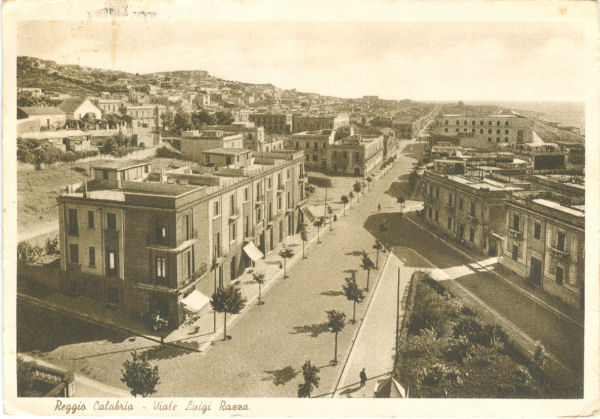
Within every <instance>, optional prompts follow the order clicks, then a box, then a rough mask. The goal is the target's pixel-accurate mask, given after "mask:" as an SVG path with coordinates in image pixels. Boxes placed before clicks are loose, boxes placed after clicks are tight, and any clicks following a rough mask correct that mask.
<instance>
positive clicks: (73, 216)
mask: <svg viewBox="0 0 600 419" xmlns="http://www.w3.org/2000/svg"><path fill="white" fill-rule="evenodd" d="M69 234H70V235H71V236H78V235H79V224H78V223H77V210H76V209H73V208H71V209H69Z"/></svg>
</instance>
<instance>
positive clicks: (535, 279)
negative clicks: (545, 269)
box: [529, 257, 542, 285]
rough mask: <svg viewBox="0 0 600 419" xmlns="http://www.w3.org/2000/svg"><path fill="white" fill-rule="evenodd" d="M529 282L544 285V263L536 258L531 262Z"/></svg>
mask: <svg viewBox="0 0 600 419" xmlns="http://www.w3.org/2000/svg"><path fill="white" fill-rule="evenodd" d="M530 265H531V267H530V270H529V280H530V281H531V282H532V283H533V284H536V285H540V284H541V283H542V261H541V260H539V259H536V258H534V257H532V258H531V260H530Z"/></svg>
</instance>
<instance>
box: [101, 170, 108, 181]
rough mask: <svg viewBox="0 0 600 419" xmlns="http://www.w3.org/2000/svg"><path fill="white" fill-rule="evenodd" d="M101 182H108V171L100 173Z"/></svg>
mask: <svg viewBox="0 0 600 419" xmlns="http://www.w3.org/2000/svg"><path fill="white" fill-rule="evenodd" d="M102 180H108V170H103V171H102Z"/></svg>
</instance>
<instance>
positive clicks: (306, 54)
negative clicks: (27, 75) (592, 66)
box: [18, 21, 585, 101]
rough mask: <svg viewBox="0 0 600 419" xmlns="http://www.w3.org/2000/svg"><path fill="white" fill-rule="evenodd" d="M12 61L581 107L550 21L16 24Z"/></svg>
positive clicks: (572, 53) (580, 81)
mask: <svg viewBox="0 0 600 419" xmlns="http://www.w3.org/2000/svg"><path fill="white" fill-rule="evenodd" d="M18 54H19V55H30V56H35V57H39V58H44V59H50V60H54V61H56V62H58V63H61V64H81V65H88V66H93V67H100V68H113V69H119V70H125V71H131V72H140V73H146V72H154V71H168V70H208V71H209V72H210V73H211V74H213V75H215V76H218V77H222V78H226V79H231V80H238V81H244V82H251V83H273V84H274V85H276V86H278V87H282V88H297V89H298V90H301V91H310V92H315V93H320V94H327V95H335V96H343V97H359V96H362V95H371V94H374V95H379V96H381V97H384V98H389V99H402V98H411V99H425V100H427V99H430V100H528V101H536V100H584V94H585V73H584V68H585V63H584V57H585V55H584V35H583V31H581V30H580V29H578V28H577V27H574V26H568V25H564V24H563V25H557V24H550V23H522V22H521V23H500V22H498V23H490V22H486V23H472V22H467V23H439V22H427V23H404V22H382V23H347V22H319V23H316V22H315V23H302V22H285V23H269V22H245V23H241V22H239V23H205V22H194V23H185V22H183V23H182V22H179V23H177V24H174V23H160V22H148V23H144V22H127V23H121V24H118V23H111V22H110V21H103V22H99V21H82V22H65V21H44V22H42V21H36V22H27V23H21V24H20V25H19V31H18Z"/></svg>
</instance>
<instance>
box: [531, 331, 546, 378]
mask: <svg viewBox="0 0 600 419" xmlns="http://www.w3.org/2000/svg"><path fill="white" fill-rule="evenodd" d="M547 357H548V355H547V354H546V348H544V345H542V342H540V341H539V340H536V341H535V348H534V350H533V355H532V358H533V362H534V363H535V364H536V365H537V367H538V368H539V369H540V376H541V382H542V384H544V371H542V368H544V364H545V363H546V358H547Z"/></svg>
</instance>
